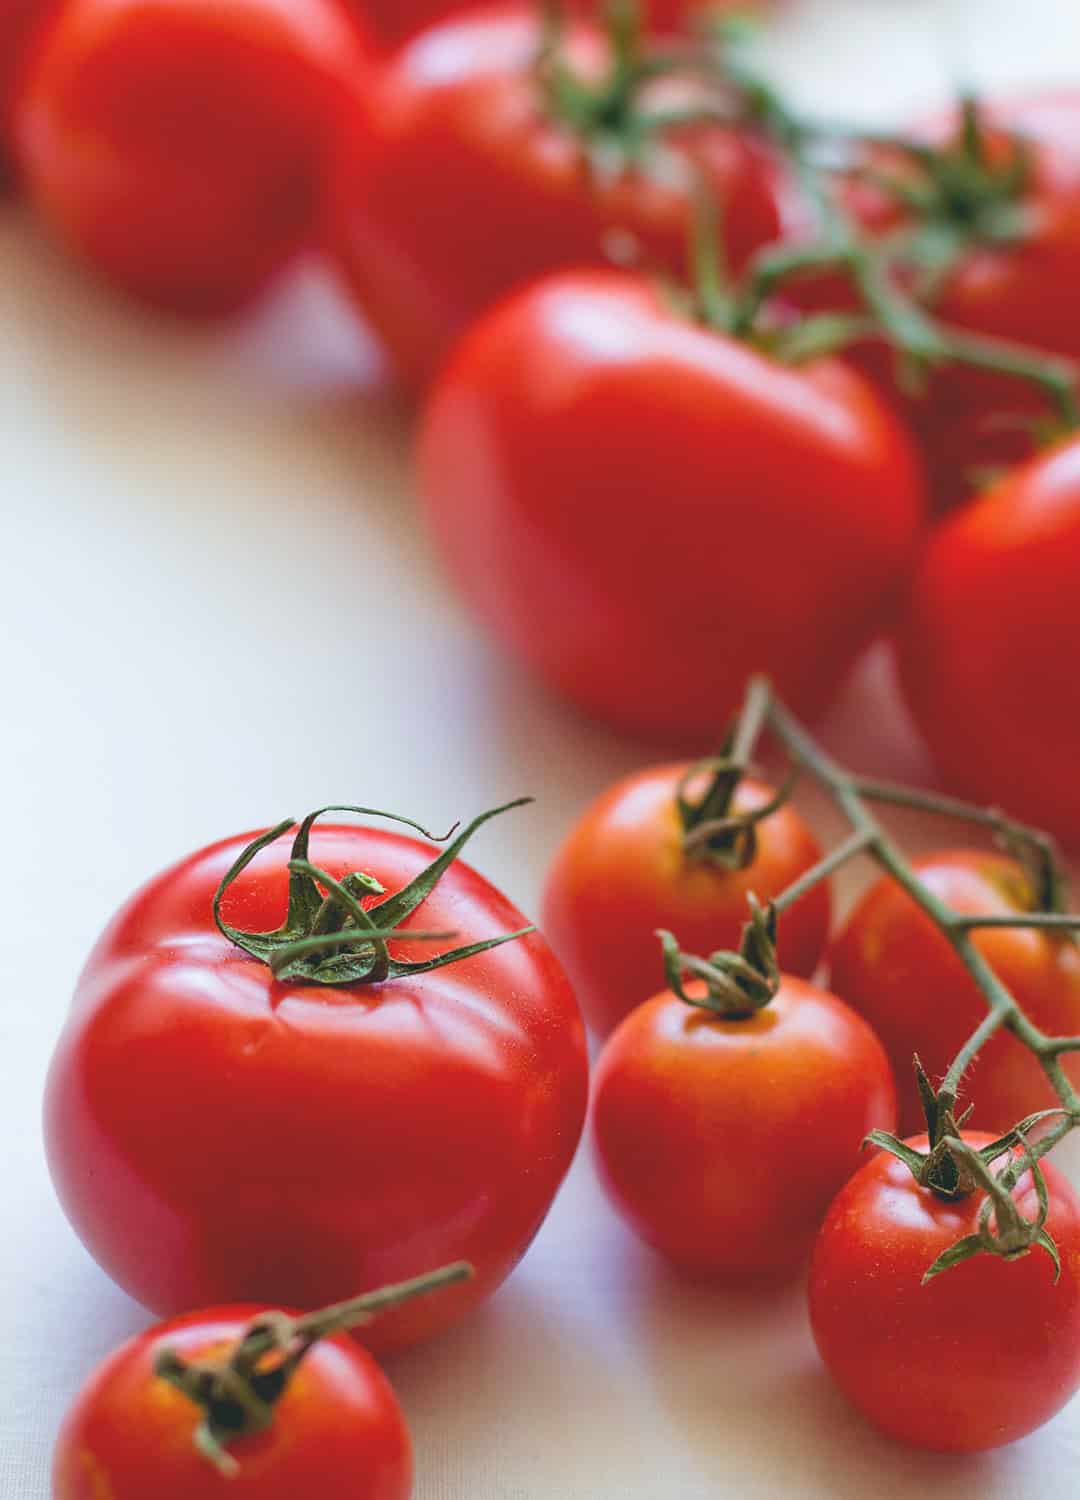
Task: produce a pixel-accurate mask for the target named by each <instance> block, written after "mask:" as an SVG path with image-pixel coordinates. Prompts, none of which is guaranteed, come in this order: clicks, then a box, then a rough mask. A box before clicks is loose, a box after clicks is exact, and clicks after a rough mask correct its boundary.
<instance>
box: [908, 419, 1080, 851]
mask: <svg viewBox="0 0 1080 1500" xmlns="http://www.w3.org/2000/svg"><path fill="white" fill-rule="evenodd" d="M1078 576H1080V440H1078V439H1076V438H1073V439H1071V440H1066V441H1064V442H1062V443H1060V444H1058V445H1057V446H1055V447H1054V448H1052V449H1050V450H1048V451H1047V452H1046V453H1045V454H1043V455H1041V456H1040V457H1038V458H1036V459H1034V460H1032V461H1031V462H1030V463H1029V464H1027V465H1025V466H1023V467H1021V468H1019V469H1017V470H1015V471H1013V472H1012V473H1011V474H1009V475H1008V476H1007V477H1006V478H1005V479H1004V480H1003V481H1002V482H1001V483H1000V484H998V485H997V486H995V487H994V488H993V489H992V490H991V491H989V492H988V493H987V494H986V495H984V496H983V498H981V499H980V500H978V501H976V502H975V503H974V504H973V505H971V506H968V507H966V508H965V509H963V510H961V511H959V512H957V514H955V515H953V516H950V517H948V519H947V520H946V521H945V522H944V523H943V524H942V526H941V527H940V528H939V529H938V530H937V532H936V533H935V534H934V536H933V538H932V539H931V541H930V544H929V546H928V547H927V549H926V551H925V554H924V556H923V558H922V561H921V563H920V566H919V568H918V571H917V573H916V575H915V579H914V583H913V586H912V592H911V601H910V607H909V611H908V614H907V617H906V619H905V621H904V623H903V626H902V629H901V637H900V639H901V652H900V667H901V680H902V684H903V688H904V692H905V695H906V697H907V701H908V704H909V705H910V707H911V710H912V713H913V714H914V716H915V720H916V722H917V724H918V726H919V728H920V730H921V731H922V733H923V735H924V737H925V739H926V742H927V744H928V745H929V747H930V750H931V751H932V753H933V755H934V758H935V760H936V761H937V763H938V766H939V768H940V770H941V772H942V774H943V775H944V776H945V778H946V779H947V780H948V781H949V782H950V783H952V784H953V785H954V786H956V787H959V788H962V789H963V791H964V793H965V794H966V795H968V796H970V797H973V798H975V799H977V800H979V801H982V802H993V803H996V804H998V805H1000V806H1002V807H1004V808H1005V809H1006V811H1007V812H1010V813H1011V814H1013V815H1014V816H1016V817H1019V818H1023V819H1025V820H1026V821H1028V822H1031V823H1035V824H1037V825H1038V826H1040V827H1045V828H1049V829H1051V830H1052V831H1053V832H1054V833H1056V834H1057V835H1058V837H1059V838H1061V839H1063V840H1065V841H1066V842H1067V843H1070V844H1073V845H1080V779H1078V777H1077V774H1076V767H1077V765H1078V764H1080V691H1078V690H1077V686H1076V683H1075V681H1074V678H1073V676H1072V675H1071V673H1070V671H1069V670H1068V668H1067V664H1068V663H1069V662H1071V661H1074V660H1075V659H1076V656H1077V653H1078V652H1080V597H1078V594H1077V588H1076V580H1077V577H1078Z"/></svg>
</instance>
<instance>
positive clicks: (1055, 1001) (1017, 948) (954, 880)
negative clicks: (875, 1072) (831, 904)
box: [829, 850, 1080, 1134]
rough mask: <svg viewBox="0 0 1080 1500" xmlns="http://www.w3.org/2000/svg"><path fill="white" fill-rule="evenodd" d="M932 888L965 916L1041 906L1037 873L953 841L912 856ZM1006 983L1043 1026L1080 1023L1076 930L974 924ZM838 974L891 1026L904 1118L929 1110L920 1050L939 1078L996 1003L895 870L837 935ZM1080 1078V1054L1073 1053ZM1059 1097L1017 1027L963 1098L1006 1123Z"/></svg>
mask: <svg viewBox="0 0 1080 1500" xmlns="http://www.w3.org/2000/svg"><path fill="white" fill-rule="evenodd" d="M911 863H912V866H913V868H914V869H915V872H916V874H917V875H918V876H919V878H920V880H922V881H923V882H924V883H925V884H926V885H927V886H928V887H929V888H930V890H931V891H933V893H934V895H935V896H937V897H939V899H940V900H942V901H944V902H945V904H946V905H947V906H949V907H951V909H952V910H953V911H956V912H962V913H964V914H965V915H967V916H993V915H1001V916H1008V915H1010V914H1012V913H1015V912H1027V911H1034V910H1035V909H1036V907H1037V905H1038V903H1037V902H1036V900H1035V897H1034V895H1033V892H1032V888H1031V883H1030V881H1029V879H1028V877H1027V876H1026V875H1025V873H1024V871H1023V870H1022V869H1021V868H1020V866H1019V865H1018V864H1017V862H1016V861H1015V860H1013V859H1009V858H1008V857H1006V856H1005V855H1002V854H990V853H985V852H979V851H976V850H949V851H946V852H944V853H938V854H927V855H923V856H922V857H921V858H919V859H914V860H912V862H911ZM973 937H974V941H975V943H976V945H977V946H978V948H979V950H980V951H981V953H982V954H983V956H984V957H985V958H986V960H987V961H988V962H989V963H990V964H992V965H993V968H994V970H995V972H996V973H997V975H998V977H999V978H1000V979H1001V981H1002V983H1003V984H1004V985H1005V986H1006V988H1007V989H1009V990H1010V991H1011V992H1012V993H1013V994H1014V995H1015V996H1016V998H1017V1000H1018V1001H1019V1002H1020V1005H1021V1008H1022V1009H1023V1010H1024V1012H1025V1014H1026V1015H1028V1016H1029V1017H1030V1018H1031V1020H1032V1021H1034V1022H1035V1024H1036V1025H1037V1026H1040V1027H1042V1028H1043V1030H1045V1031H1046V1032H1048V1033H1049V1034H1051V1035H1053V1036H1071V1035H1073V1034H1074V1033H1075V1032H1077V1031H1080V949H1078V948H1077V946H1076V944H1075V943H1074V942H1073V941H1072V940H1071V939H1070V938H1069V937H1067V936H1064V935H1062V934H1054V933H1051V932H1046V931H1043V932H1038V931H1034V930H1032V929H1030V928H1023V927H1003V928H986V929H984V930H982V931H978V932H976V933H974V934H973ZM829 983H830V985H831V987H832V988H833V990H835V992H836V993H837V994H838V995H840V996H842V997H843V999H845V1000H846V1001H847V1003H848V1004H849V1005H850V1006H852V1007H853V1008H854V1009H855V1010H857V1011H858V1012H859V1014H860V1015H862V1016H865V1017H866V1019H867V1021H869V1023H870V1025H871V1026H873V1028H874V1030H875V1031H876V1032H877V1034H878V1035H879V1036H880V1037H881V1040H882V1041H883V1042H884V1044H885V1050H886V1051H887V1052H888V1054H889V1058H890V1061H891V1062H892V1065H893V1071H894V1073H895V1076H896V1088H897V1096H898V1098H899V1100H900V1129H901V1131H902V1132H903V1133H904V1134H913V1133H915V1132H917V1131H918V1130H919V1128H920V1126H921V1127H923V1128H925V1125H926V1120H925V1117H924V1115H923V1112H922V1108H921V1106H920V1104H919V1092H918V1088H917V1086H916V1083H915V1074H914V1069H913V1066H912V1060H913V1058H914V1056H915V1054H916V1053H917V1054H918V1056H919V1060H920V1062H921V1063H922V1065H923V1067H924V1068H925V1070H926V1072H927V1074H928V1076H929V1078H930V1080H931V1082H932V1083H934V1084H937V1083H940V1081H941V1079H942V1078H943V1077H944V1076H945V1073H946V1071H947V1069H948V1067H949V1064H950V1063H951V1062H952V1060H953V1058H954V1057H955V1056H956V1054H957V1053H958V1052H959V1051H960V1048H961V1047H962V1046H963V1044H964V1043H965V1042H966V1041H967V1039H968V1037H969V1036H970V1035H971V1033H972V1032H973V1031H974V1030H975V1028H976V1026H978V1024H979V1022H980V1021H981V1020H982V1019H983V1018H984V1016H985V1015H986V1001H985V999H984V998H983V996H982V992H981V991H980V990H979V988H978V986H977V985H976V984H975V981H974V980H973V979H972V978H971V977H970V976H969V975H968V974H967V972H966V971H965V969H964V967H963V964H962V963H961V962H960V959H959V958H958V957H957V956H956V954H955V952H954V951H953V949H952V948H951V947H950V945H949V942H948V940H947V939H946V938H945V936H944V935H943V934H942V933H941V932H939V931H938V929H937V927H936V926H935V925H934V923H933V922H932V921H931V920H930V918H929V917H928V916H926V914H925V913H924V912H923V911H922V910H921V909H920V908H919V907H918V906H917V905H916V904H915V902H914V901H913V900H912V899H911V897H910V896H909V895H908V894H907V892H906V891H904V890H903V889H902V888H901V887H900V886H899V885H898V884H897V883H896V881H895V880H892V879H891V878H889V877H888V876H885V877H884V878H882V879H881V880H879V881H878V882H877V883H876V884H875V885H874V886H872V887H871V889H870V890H869V891H867V893H866V894H865V895H864V896H863V898H862V900H861V901H859V903H858V904H857V905H856V907H855V909H854V911H852V913H851V915H850V916H849V917H848V919H847V921H846V922H845V924H844V926H843V928H842V929H841V931H840V932H839V933H838V934H837V936H836V938H835V939H834V941H833V945H832V948H831V950H830V952H829ZM1063 1061H1064V1062H1065V1065H1066V1067H1067V1068H1068V1070H1069V1072H1070V1073H1071V1074H1072V1076H1073V1077H1074V1078H1075V1079H1076V1080H1077V1082H1080V1061H1078V1060H1077V1059H1076V1058H1065V1059H1063ZM1057 1102H1058V1100H1057V1097H1056V1095H1055V1094H1054V1091H1053V1089H1052V1088H1051V1087H1050V1084H1049V1083H1048V1082H1047V1079H1046V1075H1045V1074H1044V1072H1043V1070H1042V1068H1041V1067H1040V1066H1039V1063H1038V1060H1037V1059H1036V1058H1035V1057H1034V1056H1033V1055H1032V1053H1031V1052H1029V1051H1028V1049H1027V1048H1026V1047H1024V1046H1023V1045H1022V1044H1021V1043H1020V1042H1018V1041H1016V1040H1015V1039H1014V1038H1013V1037H1012V1036H1011V1035H1010V1034H1009V1033H1008V1032H1005V1031H1001V1032H999V1033H998V1034H997V1036H995V1037H993V1038H991V1040H990V1041H989V1042H988V1043H987V1044H986V1046H985V1047H983V1049H982V1050H981V1052H980V1053H979V1060H978V1063H977V1065H976V1066H975V1068H974V1069H973V1070H972V1072H971V1076H970V1079H969V1080H967V1085H966V1087H965V1089H964V1094H963V1096H962V1098H961V1101H960V1105H961V1108H966V1107H967V1105H968V1104H973V1105H974V1106H975V1110H974V1114H973V1115H972V1120H973V1122H974V1123H975V1124H976V1125H980V1126H984V1127H985V1128H987V1129H991V1130H1008V1129H1009V1127H1010V1126H1012V1125H1015V1124H1016V1123H1017V1121H1018V1120H1020V1119H1022V1118H1023V1117H1024V1116H1025V1115H1028V1114H1031V1113H1033V1112H1034V1111H1035V1110H1037V1109H1049V1108H1052V1107H1053V1106H1054V1105H1056V1104H1057Z"/></svg>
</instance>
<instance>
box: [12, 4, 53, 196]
mask: <svg viewBox="0 0 1080 1500" xmlns="http://www.w3.org/2000/svg"><path fill="white" fill-rule="evenodd" d="M57 3H58V0H4V4H3V15H2V16H0V187H2V186H3V185H4V184H5V183H6V182H7V180H8V178H9V176H10V174H11V170H12V166H13V163H12V162H11V160H10V157H11V130H12V125H11V119H12V114H13V112H14V108H15V98H16V95H17V94H18V91H19V85H20V83H21V81H22V76H23V70H24V69H25V67H26V65H27V59H28V57H29V56H30V50H31V46H32V44H33V42H34V40H35V38H36V37H37V35H38V33H39V32H40V30H41V28H42V26H43V25H44V23H45V19H46V17H47V16H48V15H49V14H50V13H51V12H52V11H53V10H55V9H56V5H57Z"/></svg>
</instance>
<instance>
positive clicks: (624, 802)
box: [544, 765, 830, 1035]
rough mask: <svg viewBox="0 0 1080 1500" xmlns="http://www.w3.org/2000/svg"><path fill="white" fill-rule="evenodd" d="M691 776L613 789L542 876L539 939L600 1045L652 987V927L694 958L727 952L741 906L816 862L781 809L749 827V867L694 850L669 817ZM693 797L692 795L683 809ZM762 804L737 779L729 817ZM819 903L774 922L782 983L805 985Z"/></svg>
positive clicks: (681, 772)
mask: <svg viewBox="0 0 1080 1500" xmlns="http://www.w3.org/2000/svg"><path fill="white" fill-rule="evenodd" d="M691 770H692V767H691V766H687V765H667V766H654V767H651V768H650V769H649V770H646V771H640V772H637V773H636V774H635V775H632V776H627V777H626V778H625V779H624V780H622V781H619V782H617V783H616V784H615V785H614V786H613V787H611V788H609V790H608V791H606V792H605V793H604V794H603V796H601V797H600V798H598V799H597V801H596V802H594V803H593V805H592V806H591V807H590V808H588V809H587V811H586V812H585V813H584V815H583V816H582V817H581V818H580V819H579V821H578V822H577V823H576V824H575V825H574V827H573V828H572V829H571V831H570V833H569V835H568V837H567V839H566V841H565V842H564V843H563V845H562V848H561V849H560V850H559V852H558V854H557V855H556V857H555V861H554V863H553V865H552V866H551V869H550V870H549V872H548V877H547V881H546V883H545V887H544V932H545V934H546V935H547V937H548V939H549V941H550V942H551V944H552V946H553V947H554V949H555V951H556V953H557V954H558V955H559V957H560V958H561V959H562V961H563V963H564V964H565V965H566V969H567V972H568V973H569V975H570V979H571V982H572V983H573V985H574V988H575V990H576V991H577V996H578V1000H579V1001H580V1003H581V1007H582V1009H583V1011H584V1012H585V1018H586V1020H587V1021H588V1022H589V1024H590V1025H591V1026H592V1027H593V1028H594V1030H596V1031H597V1032H599V1033H600V1034H601V1035H606V1034H607V1033H608V1032H609V1031H610V1030H611V1029H612V1027H613V1026H615V1025H616V1024H617V1023H618V1022H619V1021H621V1020H622V1018H623V1016H625V1015H626V1014H627V1012H628V1011H630V1010H632V1009H633V1008H634V1007H635V1006H636V1005H639V1004H640V1003H641V1001H642V1000H644V999H646V998H647V997H648V996H649V995H651V994H654V993H655V992H656V990H657V989H658V988H659V987H660V986H661V985H662V984H663V981H664V966H663V961H662V957H661V952H660V945H659V943H658V942H657V940H656V929H657V928H659V927H663V928H668V929H670V930H671V931H672V932H674V933H676V934H677V936H678V938H679V941H680V943H681V944H682V945H683V947H684V948H687V949H689V950H690V951H692V952H694V953H709V952H712V951H713V950H714V949H717V948H734V947H736V946H737V945H738V942H739V935H740V933H741V931H742V928H743V924H744V923H745V922H746V920H747V917H748V916H749V911H750V908H749V906H748V904H747V897H748V895H749V894H750V893H751V892H753V894H754V895H755V896H757V897H758V898H759V899H760V900H761V901H769V900H771V899H772V898H773V897H774V896H778V895H779V894H780V892H781V891H782V890H783V889H784V887H785V886H788V885H790V884H791V883H792V881H794V880H796V879H797V878H798V877H799V876H800V875H802V874H803V873H804V872H805V871H806V870H808V869H809V868H810V866H811V865H813V864H815V863H816V862H817V860H818V859H819V858H820V857H821V849H820V846H819V845H818V842H817V840H816V839H815V837H814V835H813V834H812V833H811V831H810V829H809V828H808V827H807V825H806V823H805V822H804V821H803V819H802V817H801V816H800V815H799V813H798V812H797V811H796V809H795V808H794V807H792V805H791V804H790V803H784V804H783V805H782V806H781V807H779V808H777V810H776V811H775V812H772V813H770V814H769V815H768V817H766V818H765V819H763V820H762V821H761V822H760V823H758V824H757V825H756V836H755V839H754V843H755V848H754V853H753V858H752V860H751V861H750V863H749V864H747V865H745V866H744V867H743V868H737V867H734V868H733V867H732V866H731V865H730V864H725V863H724V858H723V854H722V853H719V852H717V851H715V850H714V849H712V848H711V847H710V846H709V844H708V843H706V844H704V845H701V844H697V843H695V840H694V828H693V826H688V821H690V820H688V818H687V816H686V815H684V813H683V812H682V810H681V809H682V806H683V801H682V799H683V794H684V787H683V782H684V778H685V777H686V776H687V773H688V772H690V771H691ZM699 798H700V791H698V790H695V797H694V798H692V799H690V800H691V805H693V806H697V805H698V800H699ZM772 798H773V792H772V791H771V789H770V788H769V787H767V786H765V785H764V784H763V783H761V782H758V781H752V780H743V781H741V782H740V783H739V785H738V787H737V789H736V790H735V792H734V795H733V797H732V799H731V806H730V813H731V814H734V815H736V816H737V815H739V814H746V813H752V812H755V811H758V810H760V809H761V808H763V807H765V806H767V805H768V803H769V802H770V801H771V800H772ZM695 799H698V800H695ZM718 842H720V841H718ZM829 904H830V903H829V889H828V885H827V884H826V883H824V882H823V883H822V884H820V885H816V886H814V887H813V889H812V890H811V891H810V893H809V894H808V895H807V896H806V897H804V899H803V900H801V901H798V902H796V904H795V905H794V906H793V907H792V908H791V910H790V911H789V912H786V913H785V915H784V921H783V924H782V926H781V931H780V961H781V963H782V965H783V966H784V968H785V969H786V970H787V971H788V972H789V973H792V974H799V975H802V976H803V977H804V978H809V977H810V975H811V974H812V973H813V972H814V970H815V969H816V968H817V965H818V961H819V959H820V958H821V954H822V950H823V948H824V946H825V936H826V933H827V932H828V927H829Z"/></svg>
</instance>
